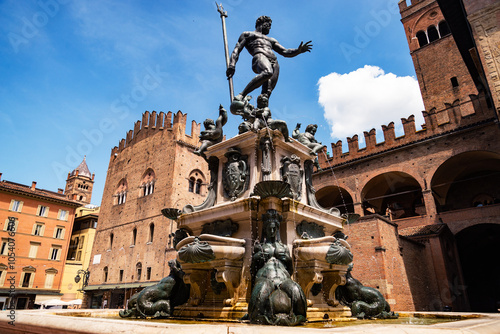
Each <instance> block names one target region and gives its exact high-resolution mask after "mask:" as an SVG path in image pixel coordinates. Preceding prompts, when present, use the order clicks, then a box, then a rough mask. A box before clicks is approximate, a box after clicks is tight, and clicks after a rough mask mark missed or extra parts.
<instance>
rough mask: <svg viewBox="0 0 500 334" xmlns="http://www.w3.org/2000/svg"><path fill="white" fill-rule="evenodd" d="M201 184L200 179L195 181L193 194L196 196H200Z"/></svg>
mask: <svg viewBox="0 0 500 334" xmlns="http://www.w3.org/2000/svg"><path fill="white" fill-rule="evenodd" d="M201 183H202V181H201V180H200V179H198V180H197V181H196V188H195V193H197V194H200V193H201Z"/></svg>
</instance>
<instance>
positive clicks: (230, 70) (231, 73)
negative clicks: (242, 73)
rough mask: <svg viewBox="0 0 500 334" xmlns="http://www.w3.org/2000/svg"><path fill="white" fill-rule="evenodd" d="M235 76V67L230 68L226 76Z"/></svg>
mask: <svg viewBox="0 0 500 334" xmlns="http://www.w3.org/2000/svg"><path fill="white" fill-rule="evenodd" d="M233 75H234V67H228V68H227V70H226V76H227V78H228V79H229V78H232V77H233Z"/></svg>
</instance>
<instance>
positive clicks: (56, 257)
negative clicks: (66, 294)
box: [0, 174, 81, 309]
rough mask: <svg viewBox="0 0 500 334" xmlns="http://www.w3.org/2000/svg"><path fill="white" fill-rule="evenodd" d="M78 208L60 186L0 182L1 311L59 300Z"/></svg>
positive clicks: (77, 204) (76, 203)
mask: <svg viewBox="0 0 500 334" xmlns="http://www.w3.org/2000/svg"><path fill="white" fill-rule="evenodd" d="M0 177H1V174H0ZM79 206H81V203H79V202H77V201H75V200H70V199H68V198H67V196H66V195H65V194H64V193H63V190H62V189H59V191H58V192H52V191H48V190H44V189H39V188H36V182H33V183H32V185H31V186H27V185H23V184H19V183H14V182H10V181H5V180H4V181H1V182H0V221H1V222H2V223H3V226H1V230H0V237H1V244H0V309H5V308H16V309H25V308H33V307H34V304H35V303H38V302H40V301H43V300H46V299H53V298H57V299H59V298H60V296H61V295H62V294H61V292H60V289H61V279H62V273H63V268H64V263H65V259H66V254H67V252H68V245H69V240H70V235H71V230H72V227H73V220H74V217H75V209H76V208H77V207H79ZM12 277H14V280H11V278H12Z"/></svg>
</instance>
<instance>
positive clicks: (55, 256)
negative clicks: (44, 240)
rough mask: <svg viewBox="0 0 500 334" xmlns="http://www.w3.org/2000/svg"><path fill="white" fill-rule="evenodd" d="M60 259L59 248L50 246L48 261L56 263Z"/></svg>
mask: <svg viewBox="0 0 500 334" xmlns="http://www.w3.org/2000/svg"><path fill="white" fill-rule="evenodd" d="M60 258H61V246H52V247H51V248H50V253H49V260H54V261H58V260H59V259H60Z"/></svg>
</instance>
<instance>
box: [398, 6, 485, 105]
mask: <svg viewBox="0 0 500 334" xmlns="http://www.w3.org/2000/svg"><path fill="white" fill-rule="evenodd" d="M399 7H400V10H401V22H402V23H403V26H404V29H405V34H406V38H407V41H408V46H409V47H410V54H411V57H412V59H413V64H414V66H415V72H416V74H417V79H418V83H419V85H420V91H421V92H422V98H423V100H424V105H425V110H426V111H431V110H433V109H434V110H435V111H436V112H439V111H440V110H442V109H444V108H445V105H446V104H449V105H452V104H454V103H457V102H458V103H459V104H460V105H463V106H464V107H465V106H467V107H468V108H466V109H467V110H462V115H464V114H469V113H472V112H473V111H472V105H471V104H470V103H467V102H469V101H470V97H469V95H471V94H474V95H477V94H478V92H477V89H476V87H475V85H474V82H473V80H472V78H471V76H470V74H469V71H468V69H467V66H466V65H465V63H464V61H463V59H462V56H461V54H460V51H459V49H458V48H457V45H456V43H455V40H454V39H453V36H452V34H451V33H450V28H449V27H448V23H447V22H446V21H445V18H444V16H443V13H442V12H441V9H440V7H439V5H438V3H437V1H435V0H422V1H412V3H411V6H407V4H406V1H400V3H399Z"/></svg>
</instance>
